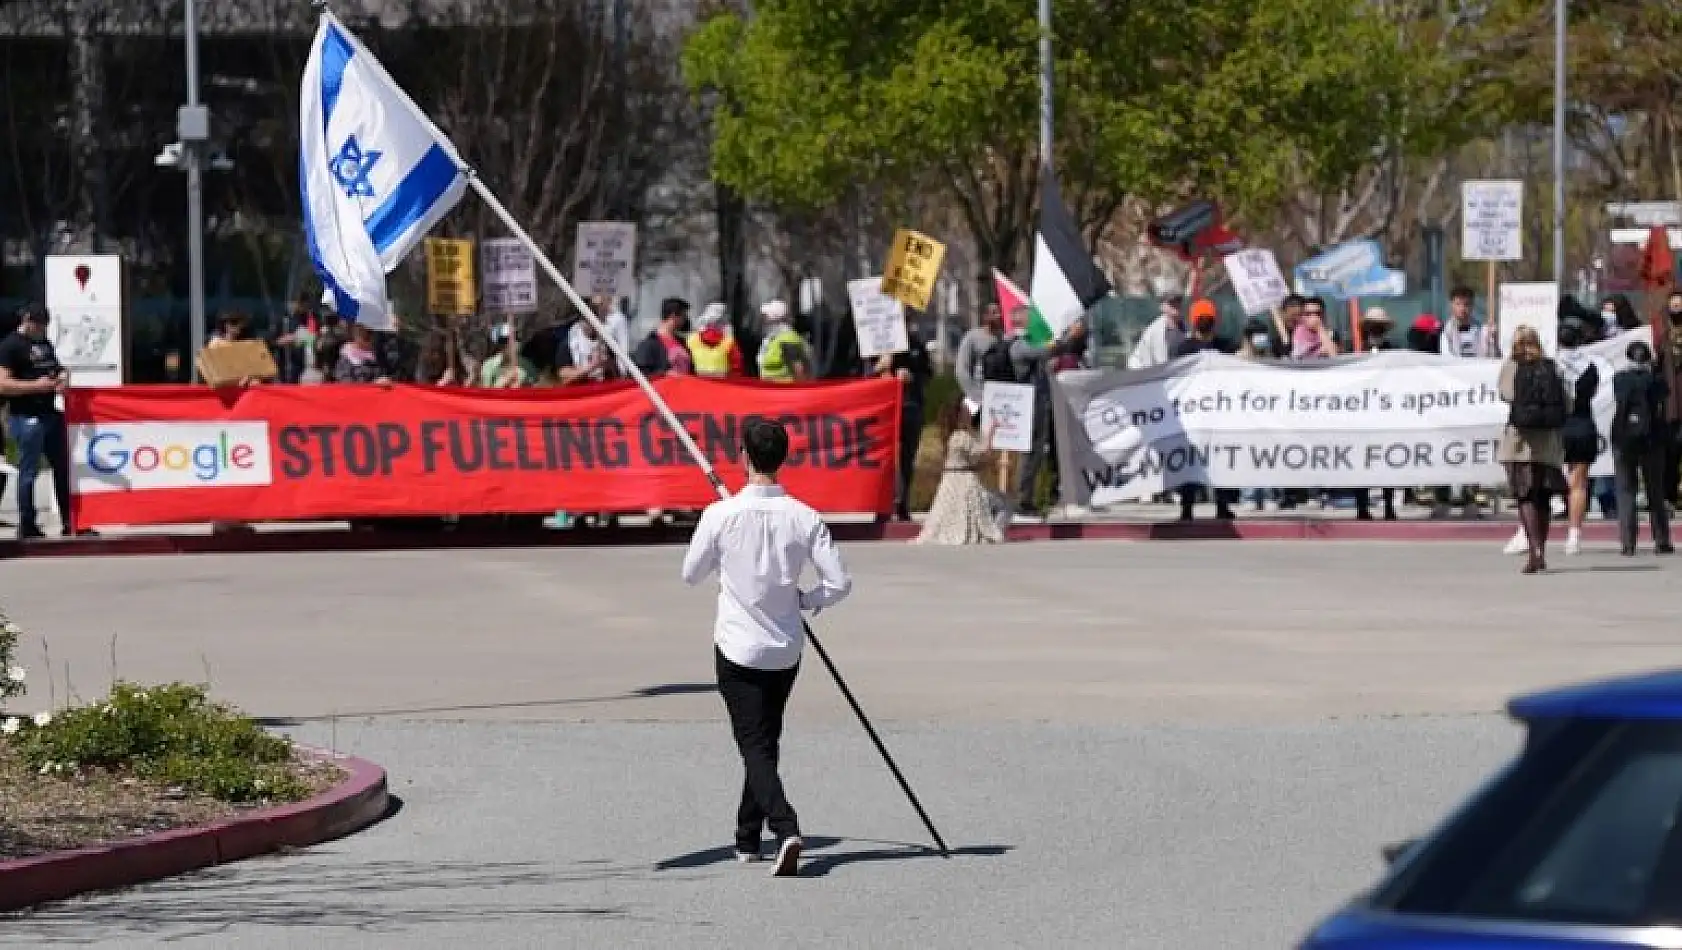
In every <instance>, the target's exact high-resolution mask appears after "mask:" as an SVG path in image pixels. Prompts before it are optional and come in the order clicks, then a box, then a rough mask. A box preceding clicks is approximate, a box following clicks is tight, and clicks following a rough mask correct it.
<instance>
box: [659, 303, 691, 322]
mask: <svg viewBox="0 0 1682 950" xmlns="http://www.w3.org/2000/svg"><path fill="white" fill-rule="evenodd" d="M688 312H689V301H687V300H685V299H683V298H682V297H667V298H666V299H665V300H664V301H662V302H661V303H660V319H662V320H664V319H666V318H667V317H681V316H683V315H685V314H687V313H688Z"/></svg>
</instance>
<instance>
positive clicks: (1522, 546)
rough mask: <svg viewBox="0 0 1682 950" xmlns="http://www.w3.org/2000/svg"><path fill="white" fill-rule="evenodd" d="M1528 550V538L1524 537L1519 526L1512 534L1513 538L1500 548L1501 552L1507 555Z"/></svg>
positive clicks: (1523, 552)
mask: <svg viewBox="0 0 1682 950" xmlns="http://www.w3.org/2000/svg"><path fill="white" fill-rule="evenodd" d="M1529 550H1530V539H1529V538H1528V537H1525V534H1524V529H1523V528H1520V529H1518V532H1517V533H1515V534H1514V535H1513V539H1512V540H1511V541H1508V542H1507V546H1506V547H1504V548H1502V549H1501V553H1502V554H1507V555H1513V554H1525V553H1527V552H1529Z"/></svg>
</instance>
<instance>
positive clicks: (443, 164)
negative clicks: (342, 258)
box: [367, 145, 460, 254]
mask: <svg viewBox="0 0 1682 950" xmlns="http://www.w3.org/2000/svg"><path fill="white" fill-rule="evenodd" d="M458 174H460V169H458V168H457V167H456V163H455V160H454V159H452V158H450V156H449V154H448V153H446V152H445V151H444V149H443V148H441V147H439V146H437V145H434V146H432V147H431V148H429V149H427V151H426V154H425V155H423V156H421V160H420V161H419V162H416V163H415V167H414V168H412V169H410V170H409V174H408V175H407V176H405V177H404V179H403V180H402V181H401V182H399V183H398V185H397V187H396V188H394V189H392V191H391V195H390V196H389V197H387V198H386V199H385V201H384V202H382V203H381V204H380V206H379V207H378V208H375V209H374V213H373V214H372V215H369V217H368V221H367V224H368V236H369V237H371V238H373V239H374V250H376V251H379V252H380V253H381V254H384V253H385V252H386V249H387V248H389V247H390V246H391V245H392V244H393V243H394V242H396V240H397V239H398V238H400V237H402V236H403V232H405V231H407V230H409V228H410V227H411V226H413V225H414V223H415V222H416V221H419V220H420V219H421V218H422V217H423V216H425V215H426V213H427V212H428V211H431V210H432V206H433V205H435V204H437V203H438V199H439V198H441V197H443V196H444V193H445V192H447V191H449V190H450V187H451V186H452V185H454V184H455V181H456V175H458Z"/></svg>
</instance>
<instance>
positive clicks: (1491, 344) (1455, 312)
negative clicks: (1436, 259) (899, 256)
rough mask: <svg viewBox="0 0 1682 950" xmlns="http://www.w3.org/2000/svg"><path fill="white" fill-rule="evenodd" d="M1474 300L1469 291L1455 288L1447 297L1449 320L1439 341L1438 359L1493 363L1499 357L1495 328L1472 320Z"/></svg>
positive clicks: (1473, 295) (1465, 288) (1470, 289)
mask: <svg viewBox="0 0 1682 950" xmlns="http://www.w3.org/2000/svg"><path fill="white" fill-rule="evenodd" d="M1476 299H1477V295H1476V294H1474V293H1472V288H1470V287H1456V288H1454V292H1453V293H1452V294H1451V295H1450V296H1449V315H1450V319H1449V321H1448V324H1447V325H1446V326H1444V327H1443V331H1442V337H1441V338H1440V341H1439V346H1440V347H1441V353H1442V355H1444V356H1457V357H1459V358H1461V359H1493V358H1495V357H1497V356H1500V355H1501V354H1500V352H1499V350H1500V348H1499V347H1498V346H1497V345H1496V335H1495V326H1494V325H1493V324H1490V325H1488V326H1485V325H1483V324H1481V323H1477V322H1476V321H1474V320H1473V319H1472V316H1473V306H1474V302H1475V301H1476Z"/></svg>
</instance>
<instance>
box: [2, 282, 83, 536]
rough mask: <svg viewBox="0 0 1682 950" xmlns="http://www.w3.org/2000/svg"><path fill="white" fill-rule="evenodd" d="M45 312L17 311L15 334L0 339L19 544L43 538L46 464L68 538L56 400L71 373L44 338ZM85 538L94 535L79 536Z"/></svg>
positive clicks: (63, 443) (66, 446)
mask: <svg viewBox="0 0 1682 950" xmlns="http://www.w3.org/2000/svg"><path fill="white" fill-rule="evenodd" d="M47 324H48V317H47V310H46V308H45V307H41V306H37V305H33V304H32V305H27V306H25V307H24V308H23V309H22V310H20V311H18V328H17V331H16V332H14V333H12V334H11V335H10V336H8V337H6V338H5V339H4V340H0V396H5V397H6V400H7V407H8V419H7V428H8V430H9V431H10V433H11V436H12V442H13V443H14V444H16V446H17V453H18V457H17V476H18V489H17V503H18V540H19V541H30V540H35V539H38V538H44V537H46V533H45V532H44V531H42V530H41V527H40V522H39V521H38V520H37V519H38V517H39V513H38V512H37V511H36V510H35V483H36V481H37V480H38V479H39V478H40V475H41V463H42V462H43V461H45V462H46V463H47V466H48V467H49V468H51V469H52V473H53V497H54V499H55V500H57V502H58V510H59V515H60V517H61V518H62V519H63V522H64V536H65V537H69V536H70V535H71V530H70V525H71V524H73V523H74V522H73V519H72V518H71V504H72V501H73V499H72V497H71V495H70V438H69V430H68V429H67V428H66V427H65V424H64V411H63V408H62V407H61V405H60V402H59V399H60V397H61V396H62V394H63V393H64V391H65V390H67V389H69V388H70V371H69V370H67V369H65V368H64V365H63V364H61V363H60V362H59V361H58V353H57V351H56V350H54V349H53V344H52V341H51V340H48V339H47ZM79 533H80V534H83V535H90V534H93V532H92V531H82V532H79Z"/></svg>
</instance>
